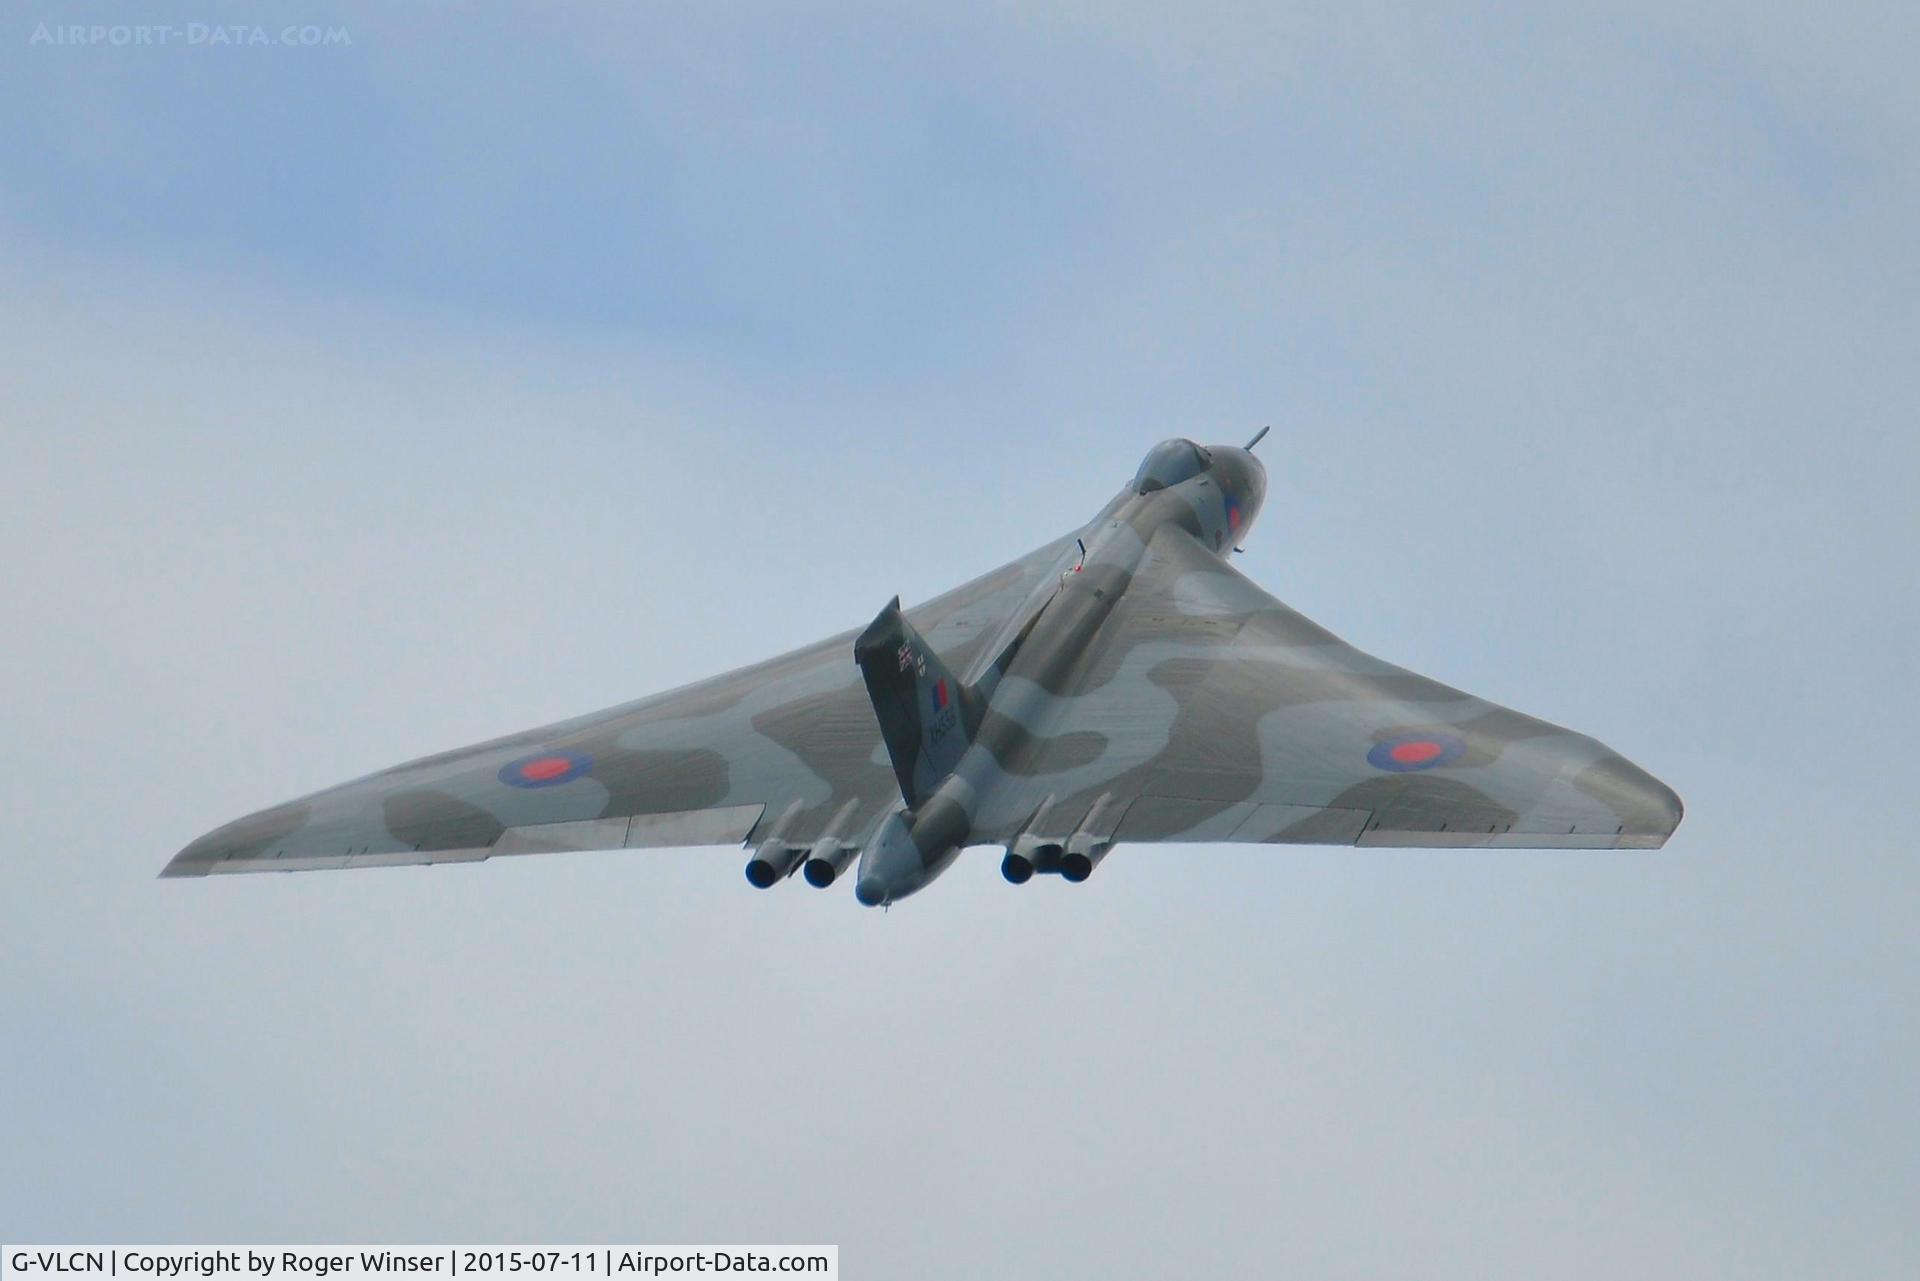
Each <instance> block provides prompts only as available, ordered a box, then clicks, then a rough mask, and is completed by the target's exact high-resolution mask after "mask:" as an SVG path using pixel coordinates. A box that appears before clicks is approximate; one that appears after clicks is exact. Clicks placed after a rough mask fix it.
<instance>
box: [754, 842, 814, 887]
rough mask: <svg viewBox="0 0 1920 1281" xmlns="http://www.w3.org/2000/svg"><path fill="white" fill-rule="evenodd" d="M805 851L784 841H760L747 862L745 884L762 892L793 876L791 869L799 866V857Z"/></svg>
mask: <svg viewBox="0 0 1920 1281" xmlns="http://www.w3.org/2000/svg"><path fill="white" fill-rule="evenodd" d="M805 853H806V850H805V849H803V848H801V847H800V846H797V845H789V844H787V843H786V842H785V841H762V842H761V843H760V845H759V848H757V849H755V850H754V852H753V857H752V858H750V859H748V860H747V883H748V884H749V885H751V886H753V887H754V888H755V889H757V890H764V889H767V888H769V887H770V886H772V885H773V883H774V882H776V881H778V880H781V879H782V878H784V877H788V876H791V875H793V869H794V868H795V867H798V866H799V864H800V856H801V855H803V854H805Z"/></svg>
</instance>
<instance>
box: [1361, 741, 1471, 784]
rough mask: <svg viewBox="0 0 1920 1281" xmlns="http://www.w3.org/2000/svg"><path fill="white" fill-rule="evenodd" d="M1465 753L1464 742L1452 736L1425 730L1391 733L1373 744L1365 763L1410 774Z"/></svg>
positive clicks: (1437, 765)
mask: <svg viewBox="0 0 1920 1281" xmlns="http://www.w3.org/2000/svg"><path fill="white" fill-rule="evenodd" d="M1466 754H1467V745H1466V744H1465V743H1463V742H1461V741H1460V740H1459V739H1457V738H1455V737H1454V736H1453V735H1451V734H1442V733H1438V732H1436V731H1431V730H1429V731H1426V732H1423V733H1417V734H1395V735H1394V736H1393V737H1392V738H1389V739H1384V740H1382V741H1381V742H1378V743H1375V744H1374V745H1373V750H1372V751H1370V752H1368V753H1367V764H1369V765H1371V766H1373V767H1374V768H1375V769H1383V770H1387V771H1389V772H1390V773H1394V774H1412V773H1415V772H1417V771H1419V770H1423V769H1438V768H1439V767H1440V766H1442V765H1451V764H1453V763H1454V762H1455V761H1457V760H1459V759H1460V758H1461V757H1462V756H1465V755H1466Z"/></svg>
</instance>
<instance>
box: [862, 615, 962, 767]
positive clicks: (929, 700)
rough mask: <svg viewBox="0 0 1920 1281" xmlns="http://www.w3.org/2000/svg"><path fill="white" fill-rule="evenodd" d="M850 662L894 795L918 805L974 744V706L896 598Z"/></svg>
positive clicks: (874, 624) (872, 626)
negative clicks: (895, 784) (860, 680)
mask: <svg viewBox="0 0 1920 1281" xmlns="http://www.w3.org/2000/svg"><path fill="white" fill-rule="evenodd" d="M853 661H854V662H856V663H858V664H859V665H860V674H861V676H863V677H865V679H866V682H867V696H868V697H869V698H871V699H872V700H873V712H874V715H875V716H876V717H877V718H879V721H880V736H881V738H882V739H884V740H885V742H886V745H887V756H888V757H889V758H890V759H891V760H892V761H893V772H894V776H895V777H896V778H898V779H899V780H900V795H901V796H903V797H905V798H906V802H907V804H908V805H918V804H919V803H920V801H921V800H922V799H923V798H925V797H927V796H928V795H930V794H932V792H933V789H934V788H936V787H938V786H939V784H940V780H941V779H943V778H945V777H946V776H947V775H949V774H951V773H953V771H954V767H955V766H957V765H958V764H959V763H960V757H961V755H962V753H964V752H965V751H966V750H967V745H968V744H969V743H971V742H972V741H973V734H974V731H975V730H976V729H977V728H978V727H979V723H980V716H979V707H978V700H977V699H976V698H975V696H974V692H973V691H972V690H971V689H969V688H968V687H966V686H964V685H962V684H961V683H960V680H959V678H958V677H957V676H955V675H954V674H953V672H951V671H950V670H948V668H947V665H946V664H945V663H944V662H942V661H941V659H940V656H939V655H938V654H936V653H934V652H933V650H932V649H931V648H929V647H928V645H927V642H926V641H925V640H924V639H923V638H922V637H921V635H920V633H919V632H917V631H915V630H914V629H913V624H911V623H909V622H908V621H907V618H906V615H905V614H902V613H901V612H900V598H899V597H898V596H896V597H894V598H893V600H892V601H891V602H889V603H888V605H887V607H886V608H885V609H883V610H881V611H880V616H879V617H878V618H875V619H874V620H873V622H872V623H871V624H869V625H868V627H867V630H866V631H864V632H862V633H860V639H859V640H857V641H855V642H854V643H853Z"/></svg>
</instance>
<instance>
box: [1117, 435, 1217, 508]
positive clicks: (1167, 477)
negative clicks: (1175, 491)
mask: <svg viewBox="0 0 1920 1281" xmlns="http://www.w3.org/2000/svg"><path fill="white" fill-rule="evenodd" d="M1212 462H1213V455H1211V454H1209V453H1208V452H1207V451H1206V450H1204V449H1202V448H1200V446H1198V445H1196V444H1194V443H1193V442H1192V441H1190V440H1182V439H1180V438H1178V437H1175V438H1174V439H1172V440H1163V441H1161V442H1160V443H1159V444H1157V445H1155V446H1154V447H1153V448H1152V449H1150V450H1148V451H1147V456H1146V459H1145V461H1143V462H1142V463H1141V464H1140V470H1139V471H1137V472H1135V473H1134V476H1133V492H1134V493H1136V494H1151V493H1152V492H1153V491H1154V490H1156V489H1165V488H1167V487H1168V486H1169V485H1178V484H1179V483H1180V482H1181V481H1183V480H1192V479H1193V478H1194V477H1195V476H1198V475H1199V474H1200V473H1201V472H1203V471H1205V470H1206V469H1207V467H1208V465H1209V464H1211V463H1212Z"/></svg>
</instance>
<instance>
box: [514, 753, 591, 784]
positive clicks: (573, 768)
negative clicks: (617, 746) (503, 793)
mask: <svg viewBox="0 0 1920 1281" xmlns="http://www.w3.org/2000/svg"><path fill="white" fill-rule="evenodd" d="M592 768H593V757H591V756H586V755H583V754H582V753H580V752H540V753H538V754H537V755H534V756H522V757H521V758H520V759H519V760H516V761H508V762H507V763H506V764H505V765H502V766H501V767H500V781H501V782H502V783H505V784H506V785H507V786H508V787H558V786H559V785H560V784H562V783H571V782H572V781H573V780H574V779H576V778H579V777H580V776H581V775H582V774H585V773H586V772H587V771H588V770H590V769H592Z"/></svg>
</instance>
